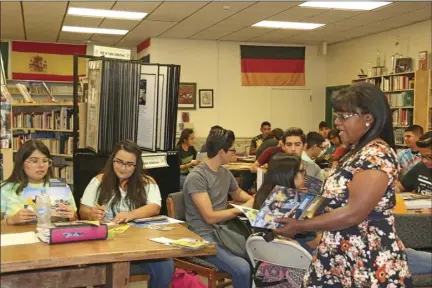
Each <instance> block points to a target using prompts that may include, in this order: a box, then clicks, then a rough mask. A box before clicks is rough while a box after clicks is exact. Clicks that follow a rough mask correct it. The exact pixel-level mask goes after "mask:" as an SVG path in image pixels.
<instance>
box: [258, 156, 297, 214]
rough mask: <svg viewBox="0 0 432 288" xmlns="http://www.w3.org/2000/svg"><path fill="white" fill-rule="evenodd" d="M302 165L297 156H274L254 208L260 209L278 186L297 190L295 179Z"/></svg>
mask: <svg viewBox="0 0 432 288" xmlns="http://www.w3.org/2000/svg"><path fill="white" fill-rule="evenodd" d="M300 163H301V159H300V158H299V157H297V156H295V155H288V154H286V153H278V154H276V155H274V156H273V158H272V159H271V160H270V163H269V166H268V171H267V173H266V174H265V176H264V182H263V184H262V185H261V187H260V189H259V190H258V192H257V194H256V196H255V200H254V204H253V208H254V209H260V208H261V206H262V204H263V203H264V201H265V200H266V199H267V197H268V196H269V195H270V193H271V191H272V190H273V188H274V187H275V186H276V185H280V186H283V187H287V188H295V184H294V178H295V176H296V175H297V173H298V171H299V169H300Z"/></svg>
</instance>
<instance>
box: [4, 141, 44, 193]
mask: <svg viewBox="0 0 432 288" xmlns="http://www.w3.org/2000/svg"><path fill="white" fill-rule="evenodd" d="M36 150H37V151H39V152H41V153H42V154H44V155H45V156H46V157H47V158H49V159H51V153H50V151H49V149H48V147H47V146H46V145H45V144H44V143H42V141H40V140H28V141H26V142H25V143H24V144H23V145H22V146H21V148H20V149H19V150H18V152H16V154H15V157H14V158H15V159H14V168H13V170H12V175H11V176H10V177H9V178H8V179H6V181H5V182H4V183H3V185H5V184H7V183H14V184H17V185H18V188H17V190H16V193H17V194H20V193H21V191H22V190H23V189H24V188H25V187H26V186H27V185H28V177H27V175H26V173H25V172H24V161H26V160H27V159H28V158H29V157H30V155H31V154H32V153H33V152H34V151H36ZM51 175H52V167H49V168H48V172H47V174H46V175H45V177H44V184H46V183H48V181H49V179H50V177H51ZM3 185H2V187H3Z"/></svg>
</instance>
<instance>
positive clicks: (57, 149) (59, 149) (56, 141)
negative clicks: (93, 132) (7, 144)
mask: <svg viewBox="0 0 432 288" xmlns="http://www.w3.org/2000/svg"><path fill="white" fill-rule="evenodd" d="M55 134H56V133H52V132H47V133H42V132H40V133H32V134H30V135H20V136H15V137H13V141H12V148H13V150H18V149H19V148H21V146H22V145H23V144H24V142H25V141H27V140H30V139H38V140H40V141H42V142H43V143H44V144H45V145H46V146H47V147H48V149H49V150H50V152H51V153H52V154H66V155H72V154H73V137H70V136H69V135H63V134H61V135H55Z"/></svg>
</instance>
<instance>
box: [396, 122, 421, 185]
mask: <svg viewBox="0 0 432 288" xmlns="http://www.w3.org/2000/svg"><path fill="white" fill-rule="evenodd" d="M422 135H423V128H422V127H421V126H420V125H412V126H410V127H408V128H406V130H405V132H404V142H405V145H406V146H407V149H403V150H401V151H399V153H398V161H399V166H400V167H399V169H400V179H401V178H402V177H403V176H404V175H405V174H406V173H408V172H409V171H410V170H411V169H412V168H413V167H414V166H415V165H416V164H417V163H419V162H420V161H421V155H420V152H419V149H418V147H417V144H416V143H417V141H418V140H419V139H420V137H421V136H422Z"/></svg>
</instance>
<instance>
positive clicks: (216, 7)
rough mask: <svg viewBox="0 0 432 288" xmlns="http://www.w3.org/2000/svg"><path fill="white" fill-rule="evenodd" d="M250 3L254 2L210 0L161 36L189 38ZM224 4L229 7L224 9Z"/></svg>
mask: <svg viewBox="0 0 432 288" xmlns="http://www.w3.org/2000/svg"><path fill="white" fill-rule="evenodd" d="M252 4H254V2H242V1H239V2H212V3H210V4H208V5H206V6H204V7H203V8H202V9H200V10H198V11H197V12H196V13H194V14H193V15H191V16H190V17H188V18H186V19H185V20H183V21H181V22H180V23H179V24H177V25H176V26H174V27H173V28H172V29H169V30H168V31H167V32H165V33H164V34H163V35H162V37H166V38H189V37H191V36H193V35H194V34H196V33H199V32H200V31H202V30H204V29H206V28H208V27H210V26H211V25H214V24H216V23H218V22H220V21H222V20H224V19H226V18H228V17H231V16H232V15H234V14H236V13H238V12H239V11H241V10H243V9H245V8H247V7H249V6H251V5H252ZM225 6H229V7H230V9H229V10H224V7H225Z"/></svg>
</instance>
